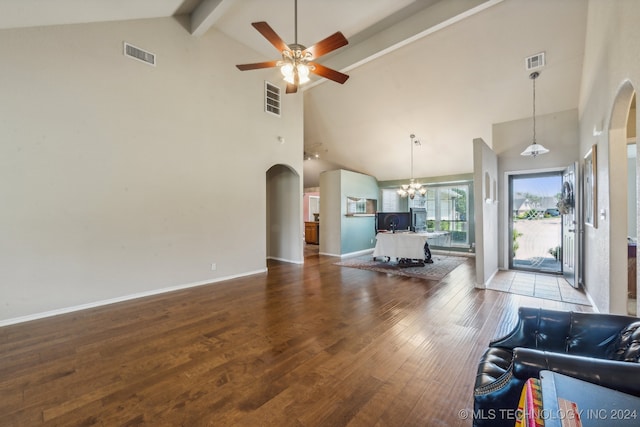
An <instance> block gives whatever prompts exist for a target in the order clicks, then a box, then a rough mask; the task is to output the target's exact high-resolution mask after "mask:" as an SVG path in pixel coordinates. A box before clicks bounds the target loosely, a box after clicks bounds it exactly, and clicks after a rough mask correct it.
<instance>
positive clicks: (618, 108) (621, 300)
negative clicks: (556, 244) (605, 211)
mask: <svg viewBox="0 0 640 427" xmlns="http://www.w3.org/2000/svg"><path fill="white" fill-rule="evenodd" d="M634 99H635V89H634V87H633V85H632V84H631V82H629V81H626V82H624V83H623V84H622V86H621V87H620V89H619V90H618V93H617V95H616V98H615V100H614V103H613V109H612V112H611V120H610V126H609V153H608V154H609V165H608V166H609V167H608V171H609V211H610V212H609V216H610V219H609V223H610V228H609V246H610V252H609V257H610V258H609V265H610V270H609V271H610V272H609V311H610V312H611V313H618V314H627V313H628V312H629V311H633V309H634V308H635V309H636V310H637V307H630V304H629V302H630V301H629V297H630V294H631V292H630V288H629V284H630V283H631V285H632V287H633V284H634V282H635V283H636V288H637V268H635V271H632V274H631V276H632V277H631V278H630V277H629V258H630V257H629V251H630V247H629V237H632V238H633V237H636V238H637V236H629V231H630V227H629V216H630V215H635V218H636V220H637V218H638V211H637V207H636V209H634V210H633V212H632V213H630V212H629V210H628V206H629V200H630V198H631V199H633V198H636V200H637V192H636V193H635V194H633V195H632V196H631V197H630V196H629V188H630V186H629V185H628V179H629V171H628V167H627V162H628V146H627V144H628V143H629V141H630V139H631V137H630V135H629V133H630V129H633V133H634V135H633V139H634V143H635V124H636V123H637V116H636V115H635V114H634V115H633V117H631V115H630V111H631V109H632V108H631V107H632V105H633V100H634ZM630 122H632V123H630ZM630 124H633V126H630ZM634 164H635V169H636V171H637V170H638V163H637V159H636V161H635V162H634ZM636 206H637V203H636ZM595 214H596V215H600V214H601V213H600V212H596V213H595ZM631 262H632V267H634V266H636V265H637V264H636V263H637V259H633V260H632V261H631ZM631 296H632V295H631ZM631 305H637V302H636V304H633V303H632V304H631Z"/></svg>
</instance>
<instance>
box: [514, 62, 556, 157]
mask: <svg viewBox="0 0 640 427" xmlns="http://www.w3.org/2000/svg"><path fill="white" fill-rule="evenodd" d="M539 75H540V73H539V72H537V71H535V72H533V73H531V74H529V78H530V79H531V80H533V143H532V144H531V145H529V146H528V147H527V148H526V149H525V150H524V151H523V152H522V153H520V155H521V156H528V157H536V156H537V155H538V154H546V153H548V152H549V150H548V149H547V148H545V147H543V146H542V145H540V144H538V143H537V142H536V79H537V78H538V76H539Z"/></svg>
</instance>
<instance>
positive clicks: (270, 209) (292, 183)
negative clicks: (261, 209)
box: [266, 164, 303, 264]
mask: <svg viewBox="0 0 640 427" xmlns="http://www.w3.org/2000/svg"><path fill="white" fill-rule="evenodd" d="M266 178H267V179H266V182H267V218H266V221H267V227H266V230H267V239H266V241H267V259H275V260H278V261H285V262H293V263H297V264H301V263H302V262H303V256H302V255H303V246H302V244H303V239H302V225H301V224H302V186H301V180H300V175H298V173H297V172H296V171H295V170H294V169H292V168H291V167H289V166H287V165H281V164H279V165H274V166H272V167H271V168H269V170H267V172H266Z"/></svg>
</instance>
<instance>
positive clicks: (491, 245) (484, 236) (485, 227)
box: [473, 138, 499, 288]
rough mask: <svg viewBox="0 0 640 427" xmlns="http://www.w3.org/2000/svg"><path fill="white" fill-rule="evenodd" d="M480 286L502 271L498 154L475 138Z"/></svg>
mask: <svg viewBox="0 0 640 427" xmlns="http://www.w3.org/2000/svg"><path fill="white" fill-rule="evenodd" d="M473 170H474V175H473V180H474V186H473V191H474V211H475V223H476V287H479V288H484V287H486V285H487V283H489V281H490V280H491V278H492V277H493V276H494V275H495V274H496V272H497V271H498V206H499V199H498V198H497V194H496V192H495V190H494V189H495V188H496V187H497V185H496V183H497V181H498V180H499V177H498V158H497V156H496V154H495V152H493V151H492V150H491V148H490V147H489V146H488V145H487V144H486V143H485V142H484V141H483V140H482V139H481V138H476V139H474V140H473Z"/></svg>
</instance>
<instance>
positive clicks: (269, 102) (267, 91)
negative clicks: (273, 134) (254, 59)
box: [264, 82, 280, 117]
mask: <svg viewBox="0 0 640 427" xmlns="http://www.w3.org/2000/svg"><path fill="white" fill-rule="evenodd" d="M264 111H265V112H267V113H270V114H273V115H274V116H278V117H280V87H279V86H276V85H273V84H271V83H269V82H264Z"/></svg>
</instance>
